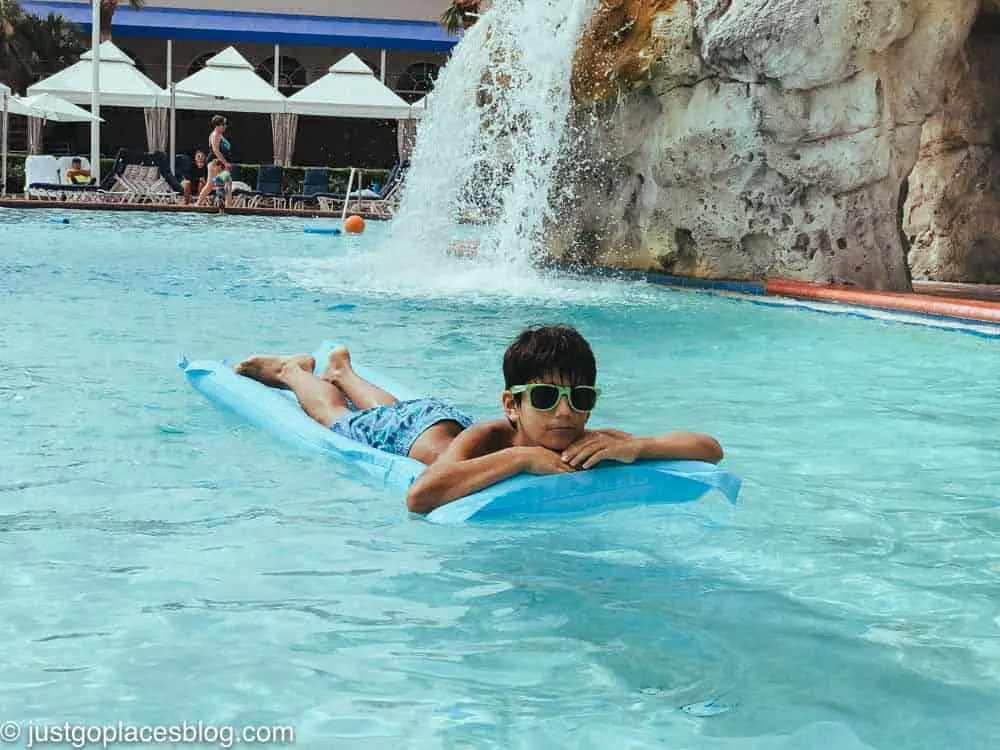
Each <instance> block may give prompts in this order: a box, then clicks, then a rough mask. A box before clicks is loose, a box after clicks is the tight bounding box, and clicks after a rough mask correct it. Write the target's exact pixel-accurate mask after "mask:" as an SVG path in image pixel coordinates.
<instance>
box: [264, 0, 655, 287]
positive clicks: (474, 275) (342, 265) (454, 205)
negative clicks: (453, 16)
mask: <svg viewBox="0 0 1000 750" xmlns="http://www.w3.org/2000/svg"><path fill="white" fill-rule="evenodd" d="M594 2H595V0H495V3H494V5H493V8H492V9H491V10H489V11H488V12H486V13H485V14H483V16H482V17H481V18H480V19H479V20H478V21H477V22H476V24H475V25H474V26H473V27H472V28H471V29H470V30H469V31H468V32H467V34H466V35H465V37H464V38H463V39H462V41H461V42H460V43H459V44H458V45H457V46H456V48H455V50H454V54H453V55H452V58H451V59H450V61H449V62H448V64H447V65H446V66H445V68H444V69H443V70H442V71H441V74H440V76H439V77H438V80H437V83H436V85H435V88H434V91H433V92H432V93H431V94H430V95H429V96H428V106H427V113H426V115H425V116H424V118H423V119H422V120H421V121H420V124H419V126H418V129H417V141H416V144H415V147H414V151H413V154H412V157H411V167H410V170H409V173H408V175H407V177H406V187H405V191H404V198H403V204H402V206H401V208H400V211H399V212H398V213H397V215H396V217H395V218H394V219H393V220H392V221H391V222H389V223H388V224H389V226H387V227H378V230H379V233H381V232H382V231H383V230H384V235H383V236H382V237H379V239H377V240H376V239H375V238H374V237H372V235H373V234H375V231H374V228H372V229H369V231H368V232H367V233H366V235H365V241H366V247H364V249H362V248H360V247H359V248H357V249H356V250H351V249H350V245H349V243H348V242H346V239H345V241H344V242H342V243H340V244H339V245H338V248H339V250H338V251H337V252H335V253H331V255H330V256H328V257H326V258H324V259H322V260H317V259H315V258H280V259H275V265H276V267H277V268H279V269H280V270H281V272H283V273H285V274H287V275H288V276H289V277H290V278H291V279H292V280H293V281H294V282H295V283H297V284H301V285H302V286H304V287H307V288H315V289H322V290H326V291H338V292H339V291H344V292H349V293H355V294H359V293H364V294H373V295H377V296H380V297H396V298H399V297H405V298H409V299H415V298H417V299H424V300H431V299H445V300H455V299H474V300H477V301H485V300H490V301H491V303H493V304H497V305H500V306H505V305H509V304H522V303H526V302H527V303H532V304H542V305H555V306H561V305H565V304H567V303H568V302H569V301H570V300H571V301H572V302H573V303H577V304H601V305H615V304H630V303H632V302H633V301H635V299H637V298H644V297H645V295H647V294H648V293H649V292H648V289H647V288H646V285H645V284H644V283H641V282H635V283H631V282H629V283H625V284H608V283H595V282H594V281H592V280H589V279H588V280H582V279H572V278H567V277H566V276H565V275H562V274H553V273H550V272H545V271H542V270H539V268H538V261H539V260H540V259H542V258H543V257H544V255H545V252H546V248H545V236H544V234H545V231H546V225H547V223H548V222H550V221H552V220H553V209H552V205H551V203H552V199H553V198H554V197H555V196H554V195H552V187H553V184H554V183H557V182H558V180H557V179H553V178H554V177H558V175H557V173H556V170H557V169H558V168H559V167H560V165H561V164H564V163H565V159H566V157H567V153H568V152H567V149H568V148H569V146H568V144H570V143H571V142H573V141H574V140H575V139H574V138H572V137H570V136H571V135H572V134H571V133H569V132H568V124H569V120H570V114H571V109H572V95H571V91H570V77H571V75H572V70H573V58H574V55H575V52H576V48H577V44H578V42H579V39H580V35H581V33H582V31H583V29H584V25H585V23H586V21H587V19H588V18H589V17H590V14H591V11H592V7H593V4H594ZM563 197H565V196H560V198H563ZM369 241H374V243H375V244H374V245H367V242H369ZM471 248H474V251H473V252H471V253H468V254H463V252H462V251H463V250H464V249H471Z"/></svg>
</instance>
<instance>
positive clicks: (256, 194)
mask: <svg viewBox="0 0 1000 750" xmlns="http://www.w3.org/2000/svg"><path fill="white" fill-rule="evenodd" d="M268 202H269V203H270V207H271V208H284V206H285V193H284V190H283V188H282V169H281V165H280V164H261V166H260V171H259V172H257V189H256V190H236V189H235V188H234V189H233V203H234V205H239V206H246V207H247V208H260V207H261V206H262V204H264V203H268Z"/></svg>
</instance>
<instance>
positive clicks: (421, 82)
mask: <svg viewBox="0 0 1000 750" xmlns="http://www.w3.org/2000/svg"><path fill="white" fill-rule="evenodd" d="M437 74H438V66H437V65H435V64H434V63H416V64H414V65H411V66H410V67H408V68H407V69H406V72H405V73H403V75H401V76H400V77H399V80H398V81H396V93H397V94H399V95H400V96H401V97H402V98H403V99H406V101H408V102H410V103H411V104H412V103H413V102H415V101H417V100H418V99H420V98H421V97H423V96H424V95H425V94H426V93H427V92H428V91H431V90H432V89H433V88H434V79H435V78H437Z"/></svg>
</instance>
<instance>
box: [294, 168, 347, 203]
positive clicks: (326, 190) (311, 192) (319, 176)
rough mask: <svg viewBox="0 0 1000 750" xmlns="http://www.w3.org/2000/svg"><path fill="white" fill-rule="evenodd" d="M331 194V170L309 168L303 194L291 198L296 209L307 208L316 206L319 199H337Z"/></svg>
mask: <svg viewBox="0 0 1000 750" xmlns="http://www.w3.org/2000/svg"><path fill="white" fill-rule="evenodd" d="M336 197H337V196H336V194H334V193H331V192H330V170H329V169H327V168H326V167H307V168H306V178H305V181H304V182H303V183H302V192H301V193H296V194H295V195H292V196H290V197H289V199H288V200H289V202H290V203H291V205H292V207H294V208H305V206H306V205H314V204H316V203H317V199H318V198H336Z"/></svg>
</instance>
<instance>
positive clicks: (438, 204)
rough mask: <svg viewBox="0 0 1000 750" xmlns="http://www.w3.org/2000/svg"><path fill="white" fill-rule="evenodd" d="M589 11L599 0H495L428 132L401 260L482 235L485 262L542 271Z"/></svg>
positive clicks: (465, 48)
mask: <svg viewBox="0 0 1000 750" xmlns="http://www.w3.org/2000/svg"><path fill="white" fill-rule="evenodd" d="M590 9H591V0H496V2H495V3H494V6H493V8H492V9H491V10H490V11H488V12H487V13H485V14H484V15H483V16H482V17H481V18H480V19H479V21H478V22H477V23H476V24H475V25H474V26H473V27H472V28H471V29H470V30H469V31H468V32H467V34H466V36H465V37H464V38H463V39H462V41H461V42H460V43H459V44H458V45H457V47H456V48H455V51H454V54H453V56H452V58H451V60H450V61H449V63H448V64H447V65H446V66H445V68H444V69H443V70H442V72H441V75H440V76H439V78H438V80H437V84H436V86H435V89H434V91H433V92H432V94H431V95H430V96H429V97H428V107H427V114H426V115H425V117H424V118H423V120H422V121H421V122H420V125H419V128H418V135H417V141H416V145H415V148H414V152H413V156H412V166H411V168H410V173H409V175H408V176H407V184H406V192H405V194H404V198H403V204H402V207H401V211H400V212H399V214H398V216H397V217H396V219H395V220H394V221H393V230H392V243H391V244H392V246H393V257H394V262H400V261H401V260H402V258H401V257H400V256H401V255H403V254H405V255H407V256H412V257H413V258H414V259H415V260H416V259H418V258H419V259H422V260H423V261H424V264H426V263H427V262H428V261H431V262H437V259H441V258H444V257H446V256H447V253H448V252H449V251H453V250H454V244H455V242H456V239H459V240H460V239H461V238H463V237H464V238H474V240H473V241H474V242H475V245H476V264H477V265H480V266H482V265H484V264H485V265H489V266H492V267H493V268H494V273H499V274H500V275H501V276H510V275H513V274H517V275H520V274H524V273H530V272H531V269H532V266H533V264H534V263H535V262H536V261H537V260H538V259H539V258H540V257H541V256H542V254H543V253H544V236H543V233H544V230H545V224H546V221H548V220H550V219H551V218H552V214H551V207H550V195H549V193H550V187H551V185H552V177H553V172H554V170H555V168H556V166H557V164H558V162H559V159H560V156H561V154H562V149H563V144H564V132H565V130H566V125H567V120H568V117H569V114H570V109H571V107H572V100H571V93H570V76H571V73H572V67H573V56H574V53H575V50H576V46H577V43H578V41H579V37H580V34H581V32H582V30H583V27H584V23H585V21H586V20H587V18H588V17H589V13H590ZM469 221H471V222H474V225H473V227H471V228H470V227H468V226H464V227H463V223H464V222H469Z"/></svg>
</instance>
